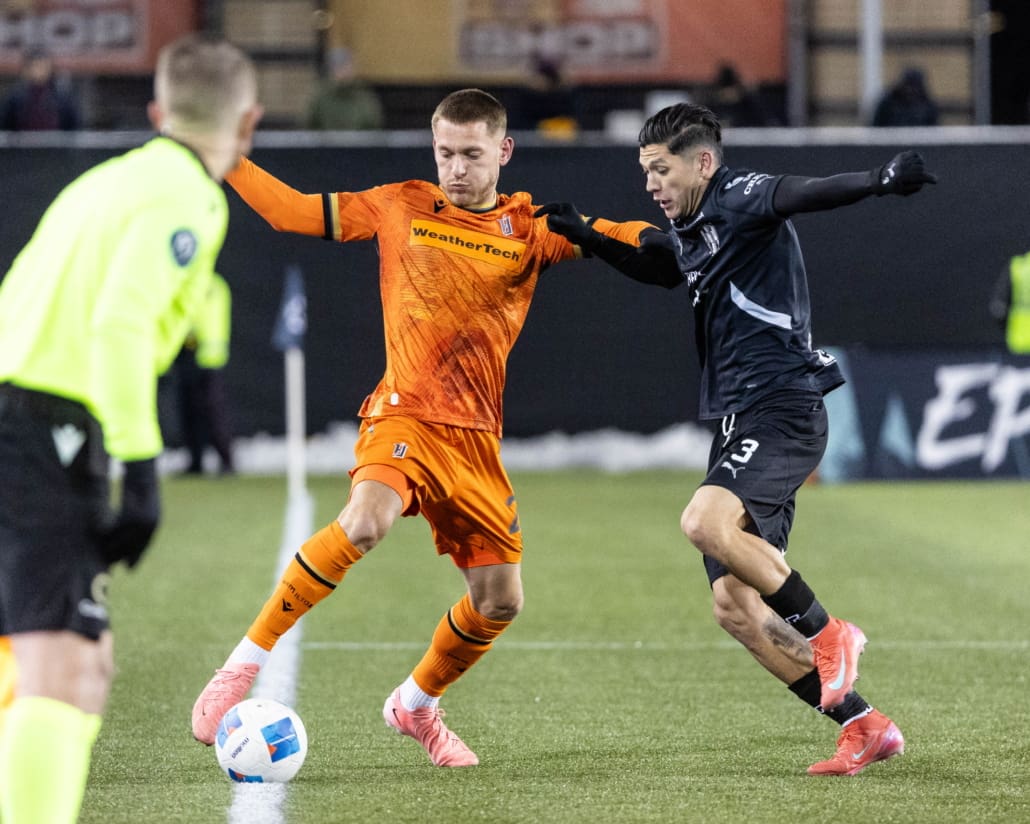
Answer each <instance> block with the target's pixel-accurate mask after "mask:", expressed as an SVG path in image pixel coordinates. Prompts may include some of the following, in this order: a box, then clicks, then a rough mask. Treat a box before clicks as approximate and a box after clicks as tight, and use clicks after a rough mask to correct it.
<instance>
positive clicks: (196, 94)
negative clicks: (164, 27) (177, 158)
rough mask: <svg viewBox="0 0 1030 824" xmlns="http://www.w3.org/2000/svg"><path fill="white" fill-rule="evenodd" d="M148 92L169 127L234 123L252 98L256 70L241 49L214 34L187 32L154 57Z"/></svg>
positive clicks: (205, 128) (209, 128) (190, 129)
mask: <svg viewBox="0 0 1030 824" xmlns="http://www.w3.org/2000/svg"><path fill="white" fill-rule="evenodd" d="M154 98H155V100H156V101H157V103H158V105H159V106H160V107H161V108H162V109H163V110H164V112H165V115H166V117H167V118H168V120H169V121H170V124H171V126H172V130H173V131H175V132H187V133H198V132H217V131H220V130H222V129H225V128H235V126H236V124H237V122H238V120H239V117H240V115H241V114H243V112H244V111H246V110H247V109H248V108H249V107H251V106H253V105H254V103H255V102H256V99H257V71H256V69H255V68H254V64H253V62H252V61H251V59H250V58H249V57H247V55H246V54H244V53H243V52H242V51H241V50H240V49H239V48H237V47H236V46H234V45H232V44H231V43H229V42H227V41H225V40H222V39H220V38H213V37H209V36H206V35H202V34H189V35H186V36H185V37H181V38H179V39H178V40H175V41H173V42H172V43H169V44H168V45H167V46H165V47H164V48H163V49H162V50H161V52H160V54H159V55H158V58H157V70H156V73H155V76H154Z"/></svg>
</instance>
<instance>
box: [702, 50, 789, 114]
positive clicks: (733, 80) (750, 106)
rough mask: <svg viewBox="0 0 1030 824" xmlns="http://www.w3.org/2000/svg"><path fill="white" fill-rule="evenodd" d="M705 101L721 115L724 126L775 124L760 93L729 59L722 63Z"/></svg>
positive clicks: (705, 94) (703, 96)
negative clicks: (727, 61) (746, 82)
mask: <svg viewBox="0 0 1030 824" xmlns="http://www.w3.org/2000/svg"><path fill="white" fill-rule="evenodd" d="M701 97H702V102H703V103H704V105H706V106H708V108H709V109H711V110H712V111H713V112H715V113H716V114H717V115H718V116H719V120H720V121H721V123H722V125H723V127H724V128H725V127H726V126H730V127H733V126H736V127H738V128H750V127H754V126H771V125H773V124H772V122H771V121H770V118H769V115H768V113H767V112H766V111H765V107H764V106H763V105H762V101H761V100H760V99H759V97H758V94H757V93H756V92H755V90H754V89H752V88H751V87H749V86H747V85H746V84H745V83H744V81H743V80H741V78H740V75H739V74H737V70H736V69H735V68H733V66H731V65H729V64H728V63H724V64H723V65H722V66H720V67H719V70H718V71H717V72H716V74H715V80H714V81H713V82H712V84H711V86H709V87H708V88H707V89H705V90H704V94H702V95H701Z"/></svg>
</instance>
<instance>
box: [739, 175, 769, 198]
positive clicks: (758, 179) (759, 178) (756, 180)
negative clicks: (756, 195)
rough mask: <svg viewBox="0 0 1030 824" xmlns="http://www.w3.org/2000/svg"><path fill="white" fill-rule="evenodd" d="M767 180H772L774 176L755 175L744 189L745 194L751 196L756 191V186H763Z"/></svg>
mask: <svg viewBox="0 0 1030 824" xmlns="http://www.w3.org/2000/svg"><path fill="white" fill-rule="evenodd" d="M767 180H772V175H754V176H753V177H752V178H751V180H749V181H748V184H747V186H745V187H744V194H745V195H749V194H751V190H752V189H754V188H755V186H761V185H762V184H763V183H765V181H767Z"/></svg>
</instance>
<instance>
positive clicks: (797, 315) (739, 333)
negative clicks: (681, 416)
mask: <svg viewBox="0 0 1030 824" xmlns="http://www.w3.org/2000/svg"><path fill="white" fill-rule="evenodd" d="M781 179H782V176H780V175H767V174H759V173H757V172H752V171H746V170H734V169H727V168H726V167H725V166H723V167H721V168H720V169H719V170H718V171H717V172H716V173H715V176H714V177H713V178H712V181H711V183H710V184H709V186H708V190H707V191H706V192H705V195H704V199H703V200H702V201H701V206H700V208H699V209H698V211H697V212H696V213H695V214H694V215H693V216H691V217H689V218H685V219H683V220H680V221H675V222H674V223H673V226H672V231H671V232H670V234H671V235H672V237H673V239H674V241H675V246H676V252H677V256H678V258H679V266H680V270H681V272H682V273H683V277H684V278H685V280H686V282H687V285H688V287H689V288H690V294H691V301H692V304H693V307H694V320H695V329H694V332H695V336H696V338H697V351H698V357H699V358H700V361H701V403H700V413H699V416H700V417H701V418H702V419H713V418H721V417H723V416H725V415H729V414H732V413H735V412H742V411H743V410H745V409H748V408H750V407H752V406H753V405H754V404H755V403H756V402H757V401H758V400H760V399H761V398H763V397H764V396H766V395H768V394H769V393H771V392H777V391H780V390H783V389H794V388H797V389H808V390H815V391H817V392H821V393H823V394H825V393H826V392H829V391H830V390H831V389H833V388H835V387H837V386H840V385H841V384H842V383H844V377H843V375H842V374H841V371H840V368H839V367H838V366H837V362H836V361H835V360H834V358H833V357H832V356H830V355H828V354H827V353H826V352H823V351H822V350H819V349H813V348H812V329H811V308H810V305H809V298H808V281H807V278H806V276H805V264H804V260H803V259H802V256H801V247H800V245H799V244H798V239H797V235H796V233H795V231H794V226H793V225H792V224H791V222H790V221H789V220H787V219H785V218H784V217H782V216H781V215H779V214H777V213H776V211H775V210H774V209H773V193H774V192H775V191H776V186H777V185H778V184H779V182H780V180H781Z"/></svg>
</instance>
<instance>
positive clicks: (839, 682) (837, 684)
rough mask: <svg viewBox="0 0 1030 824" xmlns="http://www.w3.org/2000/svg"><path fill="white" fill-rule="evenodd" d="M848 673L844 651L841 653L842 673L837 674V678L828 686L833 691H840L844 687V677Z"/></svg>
mask: <svg viewBox="0 0 1030 824" xmlns="http://www.w3.org/2000/svg"><path fill="white" fill-rule="evenodd" d="M846 672H847V660H846V659H845V656H844V650H843V649H842V650H841V651H840V671H839V672H838V673H837V677H836V678H834V679H833V681H831V682H830V683H829V684H828V685H827V686H828V687H829V688H830V689H831V690H839V689H840V688H841V687H843V686H844V675H845V673H846Z"/></svg>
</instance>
